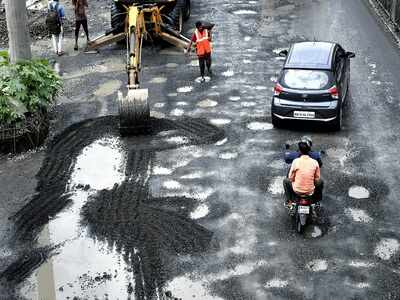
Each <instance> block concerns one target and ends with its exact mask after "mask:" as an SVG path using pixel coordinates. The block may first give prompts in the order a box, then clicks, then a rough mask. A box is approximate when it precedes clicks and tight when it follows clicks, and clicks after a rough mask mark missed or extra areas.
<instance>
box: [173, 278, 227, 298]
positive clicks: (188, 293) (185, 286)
mask: <svg viewBox="0 0 400 300" xmlns="http://www.w3.org/2000/svg"><path fill="white" fill-rule="evenodd" d="M166 290H168V291H171V293H172V295H173V296H174V297H175V298H178V299H182V300H186V299H201V300H223V299H222V298H220V297H216V296H212V295H211V293H210V291H209V289H208V287H207V283H206V282H204V281H196V280H194V279H191V278H190V277H189V276H188V277H186V276H179V277H176V278H174V279H173V280H171V281H170V282H168V284H167V286H166Z"/></svg>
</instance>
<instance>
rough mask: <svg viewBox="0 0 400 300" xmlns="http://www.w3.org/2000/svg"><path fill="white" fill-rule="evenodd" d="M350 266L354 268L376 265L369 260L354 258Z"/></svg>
mask: <svg viewBox="0 0 400 300" xmlns="http://www.w3.org/2000/svg"><path fill="white" fill-rule="evenodd" d="M349 266H350V267H354V268H371V267H373V266H375V264H374V263H372V262H367V261H361V260H352V261H350V263H349Z"/></svg>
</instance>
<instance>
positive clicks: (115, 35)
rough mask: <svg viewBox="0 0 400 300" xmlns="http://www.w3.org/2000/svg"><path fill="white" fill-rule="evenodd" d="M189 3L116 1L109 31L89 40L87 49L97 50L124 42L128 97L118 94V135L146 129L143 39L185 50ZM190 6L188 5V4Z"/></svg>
mask: <svg viewBox="0 0 400 300" xmlns="http://www.w3.org/2000/svg"><path fill="white" fill-rule="evenodd" d="M189 1H190V0H147V1H143V0H141V1H139V0H115V1H114V3H113V5H112V9H111V22H112V30H111V31H109V32H106V34H104V35H102V36H100V37H98V38H96V39H94V40H92V41H91V42H90V43H89V44H88V50H98V49H99V48H101V47H104V46H106V45H110V44H113V43H120V42H123V41H124V40H125V41H126V49H127V64H126V69H127V73H128V83H127V90H128V91H127V94H126V95H124V94H123V93H122V92H121V91H119V92H118V106H119V118H120V132H121V134H123V135H128V134H136V133H141V132H143V129H148V126H149V125H148V124H149V119H150V108H149V103H148V94H149V93H148V89H143V88H141V87H140V84H141V81H140V80H141V77H140V71H141V54H142V46H143V41H144V40H156V39H162V40H164V41H167V42H168V43H170V44H172V45H174V46H176V47H178V48H181V49H186V48H187V47H188V46H189V43H190V40H189V39H188V38H186V37H185V36H183V35H182V34H181V30H182V24H183V21H184V20H185V19H187V18H188V17H189V15H190V2H189ZM188 3H189V5H188Z"/></svg>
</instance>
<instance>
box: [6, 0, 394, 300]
mask: <svg viewBox="0 0 400 300" xmlns="http://www.w3.org/2000/svg"><path fill="white" fill-rule="evenodd" d="M193 2H194V5H193V12H192V13H193V16H192V18H191V19H190V21H189V23H188V26H187V33H189V32H191V29H190V25H193V23H194V22H195V21H196V20H197V19H204V20H208V21H210V22H213V23H215V24H217V25H216V28H215V33H214V44H213V46H214V57H213V58H214V67H213V73H214V75H213V76H212V78H211V80H210V81H209V82H206V83H199V82H196V79H197V76H198V68H197V66H196V58H195V57H193V56H192V57H186V56H184V55H183V54H182V53H181V52H179V51H177V50H175V49H173V48H168V47H160V46H157V47H156V48H152V47H151V46H148V47H147V48H146V50H147V51H146V53H145V54H144V61H145V68H144V71H143V75H144V86H145V87H148V88H149V89H150V101H151V110H152V116H153V118H154V119H152V124H153V126H154V132H153V134H152V135H150V136H146V137H130V138H121V137H119V135H118V131H117V119H116V118H115V117H112V116H110V115H115V114H116V111H117V108H116V105H115V95H116V92H117V90H118V89H120V88H123V87H124V84H125V74H124V71H123V70H124V60H123V59H124V51H123V49H120V48H117V47H110V48H108V49H105V50H104V51H101V52H100V53H99V54H93V55H85V54H83V53H74V52H73V50H72V47H73V43H72V42H71V41H72V40H71V38H70V37H69V38H67V49H66V51H67V53H68V54H67V55H66V56H65V57H62V58H60V59H57V61H58V64H57V68H58V69H59V70H60V72H61V75H62V76H63V78H64V80H65V91H64V94H63V96H62V97H61V99H60V103H59V106H58V108H57V112H56V115H55V119H54V120H53V124H52V127H53V131H52V132H53V136H54V135H55V136H56V137H55V138H54V140H53V142H52V143H50V144H49V145H48V147H47V149H41V150H39V151H37V152H34V153H29V154H26V155H20V156H17V157H13V158H2V159H1V160H0V170H1V172H0V186H1V187H2V188H1V191H0V199H2V201H1V204H2V206H3V207H4V209H3V212H2V215H1V216H2V218H1V220H2V221H1V223H0V225H1V228H2V230H1V237H2V240H3V241H4V242H3V244H2V245H1V244H0V246H1V248H0V254H1V255H0V258H1V260H0V267H1V268H0V272H4V273H3V278H2V283H3V285H2V286H1V287H2V289H3V295H4V296H3V298H4V299H10V298H12V297H16V296H15V295H18V294H19V295H21V296H25V297H26V298H28V299H65V298H66V297H70V299H72V298H73V297H78V299H95V297H97V298H99V299H126V298H127V297H130V299H166V295H168V294H169V293H168V292H171V294H172V295H173V296H174V297H178V298H182V299H185V300H186V299H192V298H196V299H399V298H400V283H399V282H400V280H399V279H400V273H399V258H400V256H399V253H400V252H399V251H400V235H399V233H398V228H399V225H400V224H399V221H398V220H399V216H400V213H399V212H400V209H399V206H400V204H399V201H398V199H397V197H396V196H397V195H398V194H399V192H400V188H399V185H398V181H399V175H400V172H399V170H398V166H399V159H398V157H397V152H398V151H397V149H398V148H399V140H398V138H397V137H398V132H399V129H400V126H399V125H398V122H397V120H398V115H399V105H398V99H399V95H400V76H399V75H400V61H399V49H398V48H397V46H396V45H395V43H394V42H393V40H392V37H391V36H390V35H389V34H388V33H387V32H385V30H384V26H383V25H382V24H381V23H380V21H378V20H377V18H376V16H375V15H374V12H373V11H372V10H371V8H370V6H369V5H368V3H367V1H361V0H351V1H348V0H336V1H318V0H300V1H298V0H296V1H295V0H287V1H273V0H270V1H267V0H258V1H248V2H246V1H229V0H212V5H211V4H210V1H205V0H200V1H193ZM104 3H105V2H104V1H98V2H97V3H96V4H94V8H93V13H96V16H98V17H97V18H96V24H95V25H92V30H93V31H95V32H100V31H101V30H102V29H101V27H102V25H103V23H106V22H107V18H108V14H107V9H106V7H105V5H104ZM313 39H316V40H332V41H337V42H339V43H340V44H341V45H342V46H343V47H344V48H345V49H346V50H349V51H353V52H355V53H356V58H355V59H354V60H352V66H351V84H350V96H349V99H348V100H349V104H348V106H347V107H346V114H345V118H344V128H343V130H342V131H341V132H326V131H324V130H323V129H321V128H312V127H310V126H303V124H294V126H293V127H292V128H286V129H279V130H278V129H273V128H272V125H271V124H270V121H271V120H270V101H271V93H272V88H273V85H274V80H275V79H276V75H277V73H278V72H279V70H280V67H281V65H282V60H281V59H280V58H279V57H278V56H277V53H278V52H279V50H280V49H282V48H287V47H288V46H289V45H290V44H291V43H293V42H297V41H303V40H313ZM34 51H36V52H37V53H45V55H49V48H48V45H47V44H46V41H41V42H36V43H35V45H34ZM43 51H44V52H43ZM79 122H80V123H79ZM72 124H74V125H73V126H71V125H72ZM304 128H306V129H304ZM305 134H307V135H310V136H311V137H312V138H313V141H314V145H315V147H316V149H322V150H324V151H325V152H326V155H325V156H324V157H323V160H324V166H323V169H322V176H323V178H324V180H325V182H326V190H325V194H324V201H323V213H322V215H321V218H320V220H319V221H318V222H317V224H313V225H312V226H309V227H308V229H307V231H306V233H305V234H304V236H300V235H298V234H297V233H296V232H295V230H294V229H293V227H292V224H291V220H290V219H289V217H288V216H287V213H286V211H285V208H284V206H283V195H282V192H283V189H282V185H281V181H282V179H283V176H284V175H285V165H284V162H283V160H282V153H283V145H284V143H285V142H287V141H289V142H295V141H296V140H298V139H299V138H300V137H301V136H302V135H305ZM39 169H40V171H39ZM34 174H38V175H37V179H35V178H34ZM13 178H15V180H11V179H13ZM35 186H36V193H35V192H34V189H35ZM15 214H16V215H15ZM10 216H14V217H13V218H11V219H10V221H8V219H7V218H8V217H10ZM6 241H7V243H6ZM8 241H10V243H8ZM6 281H7V282H6ZM5 282H6V283H5ZM166 292H167V293H166ZM0 295H1V294H0Z"/></svg>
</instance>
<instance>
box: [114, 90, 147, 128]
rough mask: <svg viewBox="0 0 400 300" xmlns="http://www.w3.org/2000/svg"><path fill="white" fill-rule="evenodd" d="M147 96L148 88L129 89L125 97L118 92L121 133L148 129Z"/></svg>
mask: <svg viewBox="0 0 400 300" xmlns="http://www.w3.org/2000/svg"><path fill="white" fill-rule="evenodd" d="M148 96H149V91H148V89H129V90H128V94H127V95H126V97H124V96H123V94H122V92H118V104H119V118H120V133H121V135H130V134H136V135H137V134H142V133H145V132H148V131H149V130H150V124H149V121H150V107H149V103H148Z"/></svg>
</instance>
